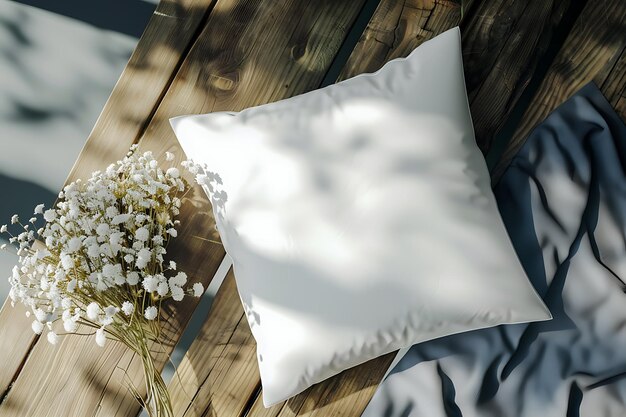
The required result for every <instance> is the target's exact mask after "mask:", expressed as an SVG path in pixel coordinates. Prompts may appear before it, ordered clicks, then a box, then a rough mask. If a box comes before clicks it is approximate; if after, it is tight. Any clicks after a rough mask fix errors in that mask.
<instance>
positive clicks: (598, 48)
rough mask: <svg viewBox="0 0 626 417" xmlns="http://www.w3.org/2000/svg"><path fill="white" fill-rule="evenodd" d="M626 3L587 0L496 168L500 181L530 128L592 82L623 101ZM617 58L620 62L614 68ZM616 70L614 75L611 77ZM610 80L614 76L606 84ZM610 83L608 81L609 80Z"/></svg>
mask: <svg viewBox="0 0 626 417" xmlns="http://www.w3.org/2000/svg"><path fill="white" fill-rule="evenodd" d="M624 33H626V7H625V6H624V2H623V1H621V0H602V1H595V2H588V3H587V4H586V6H585V8H584V9H583V11H582V13H581V14H580V16H579V17H578V19H577V20H576V23H575V24H574V27H573V28H572V30H571V32H570V34H569V35H568V37H567V39H566V41H565V44H564V45H563V47H562V48H561V50H560V51H559V54H558V56H557V57H556V59H555V60H554V62H553V63H552V65H551V66H550V69H549V71H548V73H547V74H546V76H545V78H544V79H543V81H542V82H541V85H540V87H539V89H538V91H537V93H536V94H535V96H534V98H533V100H532V102H531V103H530V105H529V106H528V108H527V110H526V111H525V113H524V116H523V118H522V121H521V123H520V124H519V126H518V127H517V129H516V130H515V133H514V134H513V136H512V138H511V141H510V142H509V144H508V147H507V149H506V151H505V152H504V154H503V156H502V158H501V159H500V161H499V163H498V165H497V166H496V168H495V170H494V172H493V175H492V177H493V179H494V182H496V181H497V180H498V179H499V178H500V177H501V175H502V174H503V172H504V170H505V169H506V167H507V166H508V165H509V163H510V161H511V159H512V158H513V156H514V155H515V154H516V153H517V151H518V150H519V148H520V147H521V146H522V145H523V143H524V140H525V138H526V137H527V136H528V134H529V133H530V132H531V130H532V129H533V128H534V127H535V126H536V125H537V124H538V123H540V122H541V121H542V120H544V119H545V118H546V117H547V116H548V114H550V112H551V111H553V110H554V109H555V108H556V107H557V106H558V105H559V104H561V103H562V102H564V101H565V100H567V99H568V98H569V97H570V96H571V95H572V94H574V93H575V92H576V91H578V90H579V89H580V88H581V87H582V86H584V85H585V84H587V83H588V82H590V81H592V80H593V81H594V82H595V83H596V84H597V85H599V86H604V87H605V89H606V91H604V93H605V94H606V95H607V96H609V97H611V100H613V102H615V104H617V105H620V98H619V97H617V95H619V96H623V91H624V90H623V89H624V85H623V79H624V68H623V66H624V62H623V58H622V59H620V57H621V56H622V55H623V53H624V47H625V46H626V36H624ZM616 63H619V66H617V67H616ZM611 74H613V77H611ZM607 80H610V81H609V82H608V83H607ZM605 83H606V84H605Z"/></svg>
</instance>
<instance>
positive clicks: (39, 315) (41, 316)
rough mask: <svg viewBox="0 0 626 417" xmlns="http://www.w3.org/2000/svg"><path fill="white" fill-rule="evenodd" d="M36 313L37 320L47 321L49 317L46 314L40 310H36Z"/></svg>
mask: <svg viewBox="0 0 626 417" xmlns="http://www.w3.org/2000/svg"><path fill="white" fill-rule="evenodd" d="M34 313H35V318H36V319H37V320H39V321H46V317H48V315H47V314H46V312H44V311H43V310H42V309H40V308H37V309H35V311H34Z"/></svg>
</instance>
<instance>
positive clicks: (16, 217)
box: [11, 214, 20, 224]
mask: <svg viewBox="0 0 626 417" xmlns="http://www.w3.org/2000/svg"><path fill="white" fill-rule="evenodd" d="M19 221H20V218H19V217H18V216H17V214H14V215H13V216H11V224H15V223H17V222H19Z"/></svg>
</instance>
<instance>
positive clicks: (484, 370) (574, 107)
mask: <svg viewBox="0 0 626 417" xmlns="http://www.w3.org/2000/svg"><path fill="white" fill-rule="evenodd" d="M625 163H626V127H625V126H624V124H623V123H622V121H621V120H620V119H619V118H618V117H617V115H616V114H615V112H614V111H613V110H612V109H611V107H610V105H609V104H608V103H607V102H606V100H605V99H604V97H602V95H601V93H600V92H599V90H598V89H597V88H596V87H595V86H594V85H588V86H586V87H585V88H583V89H582V90H581V91H580V92H578V93H577V94H576V95H575V96H574V97H572V98H571V99H570V100H568V101H567V102H565V103H564V104H563V105H561V106H560V107H559V108H558V109H557V110H556V111H555V112H554V113H553V114H551V115H550V116H549V117H548V118H547V119H546V120H545V121H544V122H543V123H542V124H541V125H540V126H539V127H537V128H536V129H535V130H534V131H533V132H532V133H531V135H530V136H529V138H528V140H527V142H526V144H525V145H524V147H523V148H522V149H521V150H520V152H519V153H518V155H517V156H516V157H515V159H514V160H513V162H512V164H511V166H510V167H509V169H508V170H507V172H506V174H505V175H504V177H503V178H502V180H501V181H500V183H499V184H498V185H497V186H496V187H495V189H494V192H495V194H496V198H497V200H498V204H499V208H500V212H501V214H502V217H503V219H504V221H505V223H506V225H507V229H508V232H509V235H510V237H511V240H512V241H513V243H514V246H515V248H516V250H517V252H518V256H519V257H520V259H521V261H522V263H523V265H524V268H525V269H526V272H527V274H528V275H529V277H530V280H531V281H532V283H533V285H534V286H535V288H536V289H537V291H538V292H539V294H540V295H541V296H542V298H543V299H544V300H545V302H546V304H547V305H548V307H549V308H550V310H551V312H552V314H553V315H554V320H552V321H549V322H541V323H532V324H523V325H513V326H499V327H496V328H491V329H486V330H480V331H474V332H469V333H464V334H460V335H455V336H451V337H445V338H442V339H438V340H434V341H431V342H426V343H422V344H418V345H415V346H413V347H412V348H411V350H410V351H409V353H408V354H407V355H406V356H405V357H404V358H403V359H402V360H401V361H400V363H399V364H398V365H397V366H396V367H395V368H394V370H393V371H392V372H391V374H390V375H389V377H388V378H387V379H386V380H385V381H384V382H383V383H382V384H381V386H380V388H379V390H378V392H377V393H376V394H375V396H374V398H373V399H372V401H371V403H370V405H369V406H368V408H367V410H366V411H365V413H364V414H363V417H381V416H384V417H392V416H393V417H396V416H397V417H400V416H402V417H409V416H411V417H416V416H420V417H421V416H426V417H440V416H441V417H444V416H445V417H460V416H463V417H474V416H481V417H492V416H493V417H509V416H514V417H537V416H541V417H557V416H558V417H564V416H565V417H576V416H589V417H608V416H615V417H618V416H619V417H623V416H626V295H625V294H624V288H625V285H624V282H623V279H624V278H626V249H625V246H626V178H625V177H624V164H625ZM477 244H480V242H477ZM494 279H497V277H494Z"/></svg>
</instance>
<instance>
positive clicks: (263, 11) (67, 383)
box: [0, 0, 363, 416]
mask: <svg viewBox="0 0 626 417" xmlns="http://www.w3.org/2000/svg"><path fill="white" fill-rule="evenodd" d="M362 3H363V2H362V1H350V2H344V3H343V4H341V5H337V4H336V3H334V2H332V1H330V0H329V1H325V2H323V3H321V4H320V3H319V2H318V3H315V4H310V3H309V2H304V1H302V0H297V1H294V0H284V1H277V2H273V3H272V4H260V3H258V2H256V1H228V0H222V1H219V2H218V3H217V4H216V5H215V7H214V8H213V10H212V11H211V15H210V18H209V20H208V22H207V24H206V26H205V28H204V30H203V32H202V34H201V35H200V36H199V38H198V39H197V41H196V42H195V43H194V45H193V47H192V48H191V50H190V52H189V55H188V56H187V57H186V59H185V61H184V63H183V65H182V66H181V67H180V70H179V71H178V72H177V74H176V76H175V78H174V80H173V82H172V83H171V85H170V86H169V87H168V89H167V94H165V96H164V97H163V98H162V100H161V102H160V103H158V109H157V111H156V112H155V113H154V115H153V116H151V118H150V124H149V125H148V127H147V129H146V130H145V132H144V134H143V136H142V137H141V140H140V141H139V145H140V150H142V151H145V150H148V149H149V150H152V151H153V152H154V153H155V155H156V156H157V157H159V158H161V159H163V158H164V154H165V152H166V151H174V152H175V153H178V155H179V160H180V159H181V156H180V155H181V151H180V149H179V147H178V142H177V140H176V139H175V136H174V134H173V132H172V131H171V128H170V127H169V125H168V122H167V120H168V119H169V118H170V117H172V116H175V115H179V114H183V113H201V112H208V111H215V110H240V109H242V108H244V107H249V106H252V105H255V104H260V103H264V102H268V101H273V100H278V99H280V98H284V97H289V96H291V95H294V94H299V93H303V92H305V91H308V90H310V89H312V88H315V87H317V86H318V85H319V83H320V82H321V79H322V78H323V76H324V74H325V73H326V71H327V69H328V66H329V65H330V63H331V62H332V60H333V58H334V56H335V54H336V52H337V49H338V48H339V46H340V45H341V43H342V41H343V39H344V37H345V35H346V32H347V30H348V28H349V27H350V26H351V24H352V22H353V20H354V18H355V17H356V15H357V13H358V11H359V10H360V8H361V6H362ZM296 16H297V17H299V19H294V17H296ZM101 140H102V139H101ZM107 156H108V155H107ZM117 157H118V156H116V157H115V158H117ZM115 158H113V160H114V159H115ZM104 161H106V163H109V162H110V161H109V160H108V159H104ZM102 162H103V161H101V162H100V163H102ZM87 166H88V164H87ZM98 166H99V165H98ZM98 166H95V167H94V168H93V169H96V168H97V167H98ZM181 218H182V219H183V220H182V221H183V226H182V229H181V230H180V231H179V237H178V239H176V240H175V241H174V242H172V244H170V246H169V247H168V250H169V253H170V255H171V256H172V257H173V258H175V259H177V261H179V262H178V263H179V266H180V267H181V269H183V270H185V271H186V272H187V273H188V274H189V275H190V276H191V277H192V279H200V280H202V281H203V282H204V283H205V284H206V283H208V281H209V280H210V278H211V277H212V276H213V274H214V272H215V270H216V269H217V268H218V266H219V264H220V262H221V260H222V258H223V256H224V252H223V248H222V247H221V245H215V244H213V243H210V242H209V240H210V239H216V238H217V236H216V233H215V231H214V227H213V226H214V223H213V218H212V213H211V210H210V205H209V203H208V201H207V199H206V197H204V196H203V194H202V192H201V191H200V190H199V189H197V188H196V189H195V190H194V193H192V194H191V195H190V197H189V198H187V199H186V200H185V201H184V204H183V209H182V212H181ZM183 255H184V256H183ZM226 288H227V290H228V288H229V287H226ZM231 291H233V292H234V288H233V289H231ZM231 304H232V303H231ZM236 304H239V302H238V299H237V303H236ZM219 305H222V304H219ZM195 306H196V302H195V301H193V300H189V301H187V302H186V303H180V304H179V305H176V308H175V309H174V308H172V310H171V312H170V319H169V320H168V322H169V323H171V328H170V329H168V330H169V331H168V332H167V333H168V336H169V339H170V340H168V341H167V342H166V343H165V351H166V353H168V352H169V351H171V349H172V348H173V345H174V343H175V342H176V340H177V338H178V336H179V335H180V333H181V332H182V330H183V329H184V327H185V324H186V322H187V320H188V319H189V316H190V315H191V313H192V312H193V310H194V308H195ZM213 311H215V309H213ZM218 312H219V311H218ZM216 323H217V324H218V327H219V326H222V325H223V323H222V322H220V321H219V320H218V321H217V322H216ZM245 326H247V323H245ZM241 327H242V328H244V329H245V327H244V326H241ZM220 331H222V332H223V331H225V330H220ZM226 331H227V330H226ZM247 331H248V332H249V330H247ZM76 357H80V358H81V360H80V361H73V360H72V359H73V358H76ZM164 358H165V356H163V355H161V356H160V357H159V360H158V362H159V365H160V366H162V365H163V364H164ZM227 358H229V359H230V357H229V356H228V357H227ZM253 363H254V362H249V364H250V365H252V364H253ZM69 364H71V365H69ZM125 376H126V377H128V378H129V379H130V380H131V381H132V382H133V383H134V384H135V385H136V386H137V387H138V389H139V391H140V392H142V388H141V381H142V377H141V368H140V365H139V361H138V360H137V359H136V358H134V357H133V355H132V354H130V353H129V352H128V351H126V350H125V349H124V348H123V347H122V346H120V345H119V344H114V343H110V345H109V347H108V348H106V349H105V350H104V351H102V350H100V349H98V348H97V347H96V346H95V344H94V343H93V340H89V339H87V338H78V337H75V338H67V339H65V340H64V341H63V343H62V345H61V346H60V347H56V348H55V347H52V346H49V345H47V344H46V343H44V342H41V343H37V344H36V346H35V348H34V349H33V351H32V353H31V354H30V356H29V357H28V361H27V362H26V365H25V366H24V368H23V370H22V371H21V372H20V374H19V376H18V378H17V379H16V381H15V384H14V386H13V388H12V389H11V390H10V391H9V393H8V395H7V397H6V399H5V401H4V403H3V404H2V406H0V415H3V416H4V415H7V416H8V415H11V416H13V415H16V416H17V415H37V416H66V415H101V416H127V415H133V414H136V413H137V411H138V405H137V404H136V403H135V402H134V400H133V399H132V397H131V396H130V395H129V393H128V392H127V390H126V388H125V383H126V381H125V380H124V378H125ZM226 376H227V377H232V376H231V375H226ZM257 380H258V377H257ZM218 386H220V385H217V386H216V387H218ZM33 393H35V395H33ZM237 394H239V395H245V393H244V392H237ZM33 398H36V400H35V401H33V400H32V399H33ZM243 398H245V397H243ZM234 402H235V403H236V402H237V401H234ZM51 404H52V406H50V405H51Z"/></svg>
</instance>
